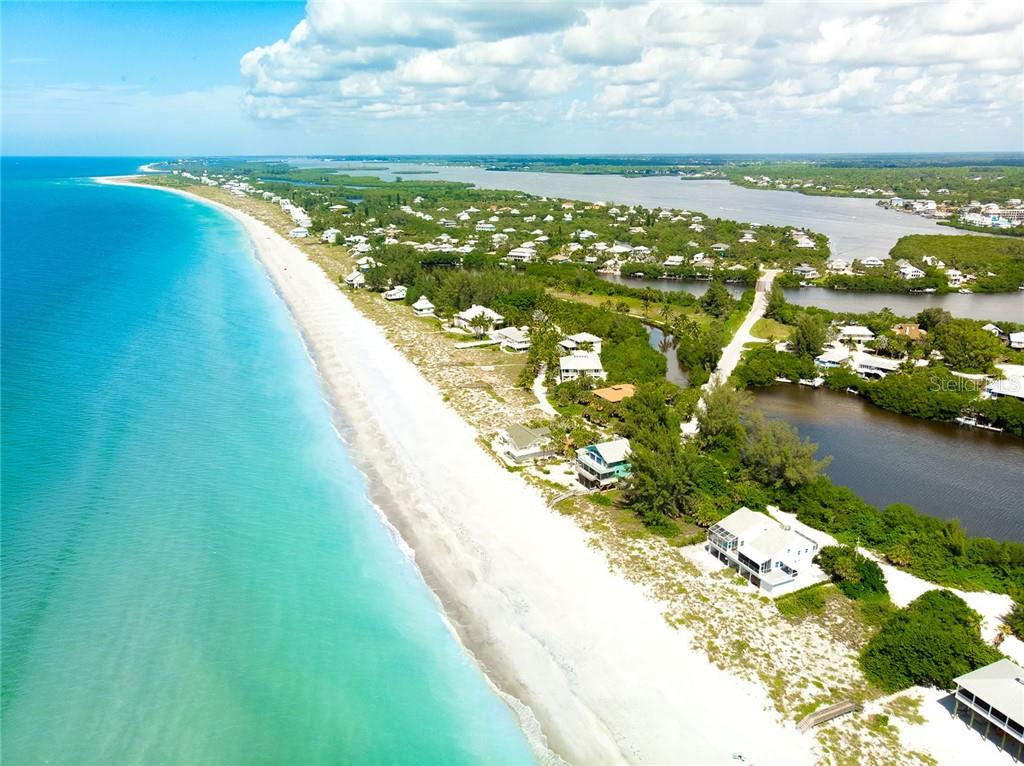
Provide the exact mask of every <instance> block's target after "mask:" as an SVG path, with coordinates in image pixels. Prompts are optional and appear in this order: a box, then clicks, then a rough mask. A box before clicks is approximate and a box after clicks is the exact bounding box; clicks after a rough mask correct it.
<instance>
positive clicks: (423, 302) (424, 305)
mask: <svg viewBox="0 0 1024 766" xmlns="http://www.w3.org/2000/svg"><path fill="white" fill-rule="evenodd" d="M412 307H413V308H414V309H432V308H434V304H433V303H431V302H430V301H429V300H427V296H425V295H421V296H420V297H419V298H417V299H416V302H415V303H414V304H412Z"/></svg>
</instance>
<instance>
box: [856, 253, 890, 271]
mask: <svg viewBox="0 0 1024 766" xmlns="http://www.w3.org/2000/svg"><path fill="white" fill-rule="evenodd" d="M858 263H860V265H861V266H863V267H864V268H867V269H877V268H878V267H879V266H884V265H885V261H883V260H882V259H881V258H875V256H873V255H872V256H869V257H867V258H861V259H860V261H858Z"/></svg>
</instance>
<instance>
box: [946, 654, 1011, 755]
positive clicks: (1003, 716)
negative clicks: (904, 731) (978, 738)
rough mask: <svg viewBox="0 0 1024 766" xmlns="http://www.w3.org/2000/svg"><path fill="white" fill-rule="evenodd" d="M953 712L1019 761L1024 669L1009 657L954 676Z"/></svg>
mask: <svg viewBox="0 0 1024 766" xmlns="http://www.w3.org/2000/svg"><path fill="white" fill-rule="evenodd" d="M953 683H955V684H956V691H954V692H953V700H954V702H953V715H954V716H955V717H957V718H959V719H960V720H962V721H965V722H966V723H967V725H968V726H969V727H970V728H971V729H975V728H976V727H978V728H980V729H982V730H983V732H984V736H985V738H986V739H990V738H991V737H992V735H995V738H996V739H998V741H999V749H1000V750H1007V752H1008V753H1009V754H1010V755H1011V756H1012V757H1013V758H1014V760H1017V761H1019V760H1020V759H1021V755H1022V753H1024V669H1021V667H1020V666H1019V665H1017V664H1016V663H1013V662H1010V660H1007V659H1001V660H996V661H995V662H993V663H992V664H991V665H986V666H985V667H983V668H978V669H977V670H972V671H971V672H970V673H964V674H963V675H962V676H958V677H957V678H954V679H953Z"/></svg>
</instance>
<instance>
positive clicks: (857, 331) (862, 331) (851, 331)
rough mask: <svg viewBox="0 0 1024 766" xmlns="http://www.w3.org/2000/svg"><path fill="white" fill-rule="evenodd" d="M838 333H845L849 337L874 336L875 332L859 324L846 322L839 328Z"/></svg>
mask: <svg viewBox="0 0 1024 766" xmlns="http://www.w3.org/2000/svg"><path fill="white" fill-rule="evenodd" d="M839 333H840V335H845V336H847V337H849V338H874V337H875V334H874V333H873V332H871V330H869V329H868V328H867V327H865V326H864V325H860V324H848V325H846V326H845V327H840V328H839Z"/></svg>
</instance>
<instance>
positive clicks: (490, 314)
mask: <svg viewBox="0 0 1024 766" xmlns="http://www.w3.org/2000/svg"><path fill="white" fill-rule="evenodd" d="M481 316H482V317H483V318H484V319H486V320H487V326H486V327H485V328H483V329H484V330H486V331H487V332H490V331H492V330H494V328H496V327H499V326H501V325H502V324H504V322H505V317H503V316H502V315H501V314H499V313H498V312H496V311H491V309H489V308H487V307H486V306H480V305H477V304H474V305H472V306H470V307H469V308H468V309H466V310H465V311H460V312H459V313H458V314H456V315H455V316H454V317H453V318H452V324H454V325H455V326H456V327H461V328H462V329H464V330H471V331H473V332H478V328H477V327H474V326H473V320H474V319H476V318H477V317H481Z"/></svg>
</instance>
